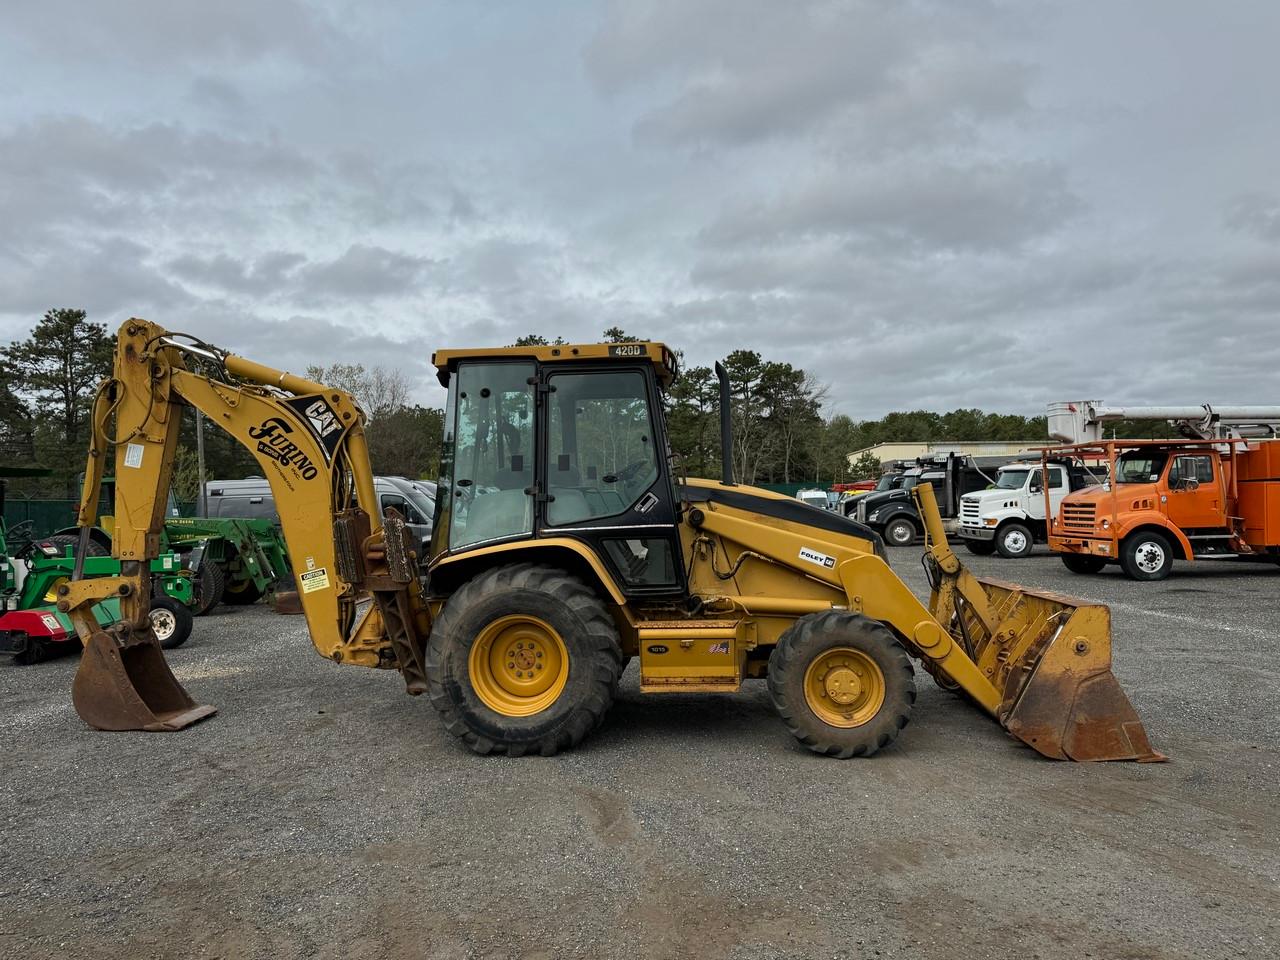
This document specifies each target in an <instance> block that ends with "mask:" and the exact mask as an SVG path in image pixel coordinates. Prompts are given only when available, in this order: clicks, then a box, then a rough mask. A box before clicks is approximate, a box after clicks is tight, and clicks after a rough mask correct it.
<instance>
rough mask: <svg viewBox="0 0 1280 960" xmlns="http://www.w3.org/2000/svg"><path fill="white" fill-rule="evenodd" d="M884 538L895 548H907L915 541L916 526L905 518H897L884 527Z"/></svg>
mask: <svg viewBox="0 0 1280 960" xmlns="http://www.w3.org/2000/svg"><path fill="white" fill-rule="evenodd" d="M884 538H885V540H887V541H888V542H889V543H891V544H893V545H894V546H895V547H909V546H911V544H913V543H914V542H915V539H916V525H915V524H914V523H912V522H911V521H910V520H908V519H907V518H906V517H897V518H896V519H893V520H890V521H889V522H888V524H886V525H885V528H884Z"/></svg>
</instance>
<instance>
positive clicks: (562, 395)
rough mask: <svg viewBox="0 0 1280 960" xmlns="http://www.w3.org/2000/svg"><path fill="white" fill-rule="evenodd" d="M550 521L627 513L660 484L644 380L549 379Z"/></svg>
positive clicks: (615, 376)
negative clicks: (649, 490) (652, 487)
mask: <svg viewBox="0 0 1280 960" xmlns="http://www.w3.org/2000/svg"><path fill="white" fill-rule="evenodd" d="M548 383H549V385H550V387H551V393H550V394H549V397H548V399H549V403H550V411H549V414H550V415H549V417H548V425H547V492H548V493H549V494H550V495H551V499H550V500H549V501H548V503H547V523H548V524H550V525H553V526H554V525H561V524H566V523H580V522H582V521H584V520H593V519H595V518H597V517H611V516H616V515H618V514H620V513H624V512H626V511H627V510H628V509H630V508H631V507H632V506H633V505H634V504H635V503H636V501H638V500H639V499H640V498H641V497H642V496H644V494H645V492H646V491H647V490H648V489H649V487H651V486H653V483H654V481H656V480H657V479H658V452H657V451H656V450H655V449H654V442H653V428H652V420H651V418H650V413H649V400H648V391H647V390H646V388H645V378H644V375H643V374H641V373H640V372H638V371H627V370H624V371H618V372H616V373H589V374H567V373H560V374H555V375H553V376H552V377H550V379H549V381H548Z"/></svg>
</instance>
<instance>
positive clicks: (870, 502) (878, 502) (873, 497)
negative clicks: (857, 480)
mask: <svg viewBox="0 0 1280 960" xmlns="http://www.w3.org/2000/svg"><path fill="white" fill-rule="evenodd" d="M910 499H911V491H910V490H882V491H880V492H879V493H869V494H867V495H866V496H865V497H859V498H858V504H859V506H861V505H862V504H864V503H865V504H866V505H867V509H868V510H874V509H875V508H876V507H881V506H884V505H885V504H886V503H890V502H892V501H894V500H910Z"/></svg>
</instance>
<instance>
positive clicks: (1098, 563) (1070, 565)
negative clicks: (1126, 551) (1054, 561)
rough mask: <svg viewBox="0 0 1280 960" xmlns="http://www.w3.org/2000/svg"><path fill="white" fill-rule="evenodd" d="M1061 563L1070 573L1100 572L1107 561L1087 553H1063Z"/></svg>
mask: <svg viewBox="0 0 1280 960" xmlns="http://www.w3.org/2000/svg"><path fill="white" fill-rule="evenodd" d="M1062 565H1063V566H1064V567H1066V568H1067V569H1068V570H1070V571H1071V572H1072V573H1101V572H1102V568H1103V567H1105V566H1106V565H1107V561H1105V560H1103V559H1102V558H1101V557H1095V556H1092V555H1090V554H1087V553H1064V554H1062Z"/></svg>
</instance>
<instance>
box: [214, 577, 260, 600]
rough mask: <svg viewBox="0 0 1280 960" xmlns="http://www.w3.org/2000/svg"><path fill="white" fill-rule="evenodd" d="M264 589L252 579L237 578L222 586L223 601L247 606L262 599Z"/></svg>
mask: <svg viewBox="0 0 1280 960" xmlns="http://www.w3.org/2000/svg"><path fill="white" fill-rule="evenodd" d="M262 593H263V592H262V591H261V590H259V589H258V585H257V584H256V583H254V582H253V581H252V580H237V581H236V582H235V583H228V584H225V585H224V586H223V588H222V602H223V603H226V604H230V605H232V606H236V607H247V606H249V605H250V604H254V603H257V602H258V601H259V600H261V599H262Z"/></svg>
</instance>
